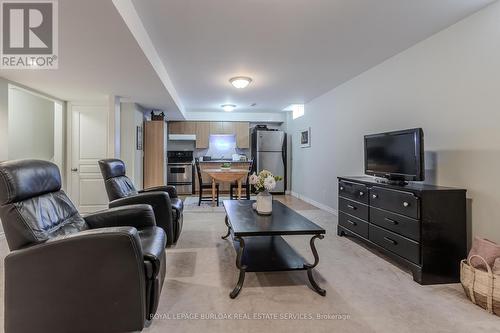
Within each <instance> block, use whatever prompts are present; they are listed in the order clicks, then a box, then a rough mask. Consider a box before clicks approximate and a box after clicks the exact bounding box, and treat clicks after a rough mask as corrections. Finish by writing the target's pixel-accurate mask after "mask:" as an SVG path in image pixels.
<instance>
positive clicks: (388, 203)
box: [370, 186, 420, 219]
mask: <svg viewBox="0 0 500 333" xmlns="http://www.w3.org/2000/svg"><path fill="white" fill-rule="evenodd" d="M370 206H373V207H377V208H382V209H386V210H389V211H391V212H395V213H398V214H401V215H405V216H409V217H412V218H414V219H419V218H420V200H419V199H418V197H416V196H415V195H413V193H410V192H403V191H397V190H389V189H383V188H380V187H376V186H375V187H372V188H371V189H370Z"/></svg>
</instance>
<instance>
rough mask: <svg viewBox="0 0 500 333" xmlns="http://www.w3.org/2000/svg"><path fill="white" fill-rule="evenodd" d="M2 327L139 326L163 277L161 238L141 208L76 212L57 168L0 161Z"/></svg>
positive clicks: (104, 328) (74, 329) (18, 330)
mask: <svg viewBox="0 0 500 333" xmlns="http://www.w3.org/2000/svg"><path fill="white" fill-rule="evenodd" d="M0 218H1V220H2V225H3V228H4V231H5V236H6V238H7V242H8V245H9V248H10V250H11V252H10V254H9V255H8V256H7V257H6V258H5V332H7V333H9V332H16V333H23V332H52V333H53V332H123V331H137V330H142V329H143V327H144V326H145V325H146V323H148V321H149V320H150V319H151V318H152V315H153V314H154V313H155V311H156V309H157V306H158V300H159V296H160V293H161V288H162V285H163V281H164V279H165V243H166V236H165V233H164V231H163V230H162V229H161V228H158V227H156V225H155V219H154V213H153V211H152V208H151V207H150V206H148V205H133V206H126V207H120V208H115V209H109V210H105V211H101V212H97V213H93V214H90V215H87V216H85V217H82V216H80V214H79V213H78V211H77V210H76V208H75V207H74V205H73V204H72V202H71V200H70V199H69V198H68V197H67V196H66V194H65V193H64V191H62V190H61V176H60V173H59V169H58V168H57V166H56V165H55V164H53V163H50V162H46V161H40V160H20V161H10V162H3V163H0Z"/></svg>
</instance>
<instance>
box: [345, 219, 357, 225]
mask: <svg viewBox="0 0 500 333" xmlns="http://www.w3.org/2000/svg"><path fill="white" fill-rule="evenodd" d="M347 222H349V223H350V224H352V225H354V226H357V225H358V224H357V223H356V222H354V221H351V220H347Z"/></svg>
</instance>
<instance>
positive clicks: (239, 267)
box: [229, 237, 247, 298]
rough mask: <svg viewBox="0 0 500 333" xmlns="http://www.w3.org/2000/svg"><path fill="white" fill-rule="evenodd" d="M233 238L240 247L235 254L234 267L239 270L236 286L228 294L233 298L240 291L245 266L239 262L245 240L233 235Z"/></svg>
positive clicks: (243, 279)
mask: <svg viewBox="0 0 500 333" xmlns="http://www.w3.org/2000/svg"><path fill="white" fill-rule="evenodd" d="M234 240H236V241H238V242H239V243H240V248H239V250H238V255H237V256H236V267H237V268H238V269H239V270H240V277H239V278H238V283H237V284H236V287H234V289H233V291H231V293H230V294H229V297H231V298H235V297H236V296H238V294H239V293H240V291H241V288H242V287H243V282H244V281H245V270H246V269H247V267H246V266H244V265H242V264H241V260H242V258H243V251H244V250H245V241H244V240H243V238H241V237H235V238H234Z"/></svg>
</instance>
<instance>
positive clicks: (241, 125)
mask: <svg viewBox="0 0 500 333" xmlns="http://www.w3.org/2000/svg"><path fill="white" fill-rule="evenodd" d="M233 124H234V132H235V133H236V146H237V147H238V148H246V149H247V148H250V129H249V125H250V124H249V123H248V122H244V121H239V122H235V123H233Z"/></svg>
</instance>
